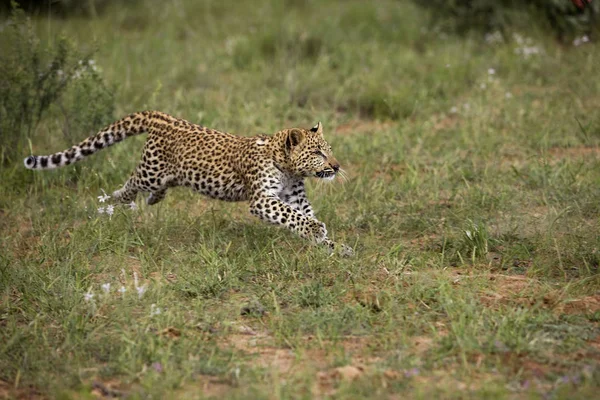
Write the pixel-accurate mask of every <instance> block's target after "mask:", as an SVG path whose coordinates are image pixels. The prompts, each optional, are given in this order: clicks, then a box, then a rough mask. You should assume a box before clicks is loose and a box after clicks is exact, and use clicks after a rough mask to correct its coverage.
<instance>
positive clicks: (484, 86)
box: [479, 83, 487, 90]
mask: <svg viewBox="0 0 600 400" xmlns="http://www.w3.org/2000/svg"><path fill="white" fill-rule="evenodd" d="M486 87H487V85H486V84H485V83H482V84H481V85H479V88H481V90H485V88H486Z"/></svg>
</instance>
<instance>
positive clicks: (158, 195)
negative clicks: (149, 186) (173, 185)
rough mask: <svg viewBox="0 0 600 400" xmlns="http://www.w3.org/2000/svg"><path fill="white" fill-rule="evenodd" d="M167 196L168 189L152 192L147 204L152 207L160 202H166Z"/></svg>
mask: <svg viewBox="0 0 600 400" xmlns="http://www.w3.org/2000/svg"><path fill="white" fill-rule="evenodd" d="M166 194H167V188H166V187H165V188H162V189H158V190H155V191H153V192H151V193H150V196H148V197H147V198H146V204H148V205H149V206H152V205H154V204H156V203H158V202H159V201H162V200H164V198H165V195H166Z"/></svg>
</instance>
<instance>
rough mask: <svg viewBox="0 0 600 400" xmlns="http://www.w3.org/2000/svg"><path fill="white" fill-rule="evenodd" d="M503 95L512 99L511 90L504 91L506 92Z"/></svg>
mask: <svg viewBox="0 0 600 400" xmlns="http://www.w3.org/2000/svg"><path fill="white" fill-rule="evenodd" d="M504 97H506V98H507V99H512V97H513V95H512V93H511V92H506V93H505V94H504Z"/></svg>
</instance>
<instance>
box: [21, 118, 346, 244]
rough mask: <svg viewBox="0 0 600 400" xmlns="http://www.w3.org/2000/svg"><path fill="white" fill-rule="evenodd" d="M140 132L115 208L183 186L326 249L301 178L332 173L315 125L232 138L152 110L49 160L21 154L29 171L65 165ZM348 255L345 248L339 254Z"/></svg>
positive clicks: (319, 127) (332, 163)
mask: <svg viewBox="0 0 600 400" xmlns="http://www.w3.org/2000/svg"><path fill="white" fill-rule="evenodd" d="M144 132H147V133H148V138H147V140H146V144H145V146H144V150H143V155H142V160H141V162H140V163H139V165H138V166H137V168H136V169H135V171H134V172H133V173H132V175H131V177H130V178H129V179H128V180H127V182H125V185H123V187H122V188H121V189H119V190H117V191H115V192H114V193H113V198H114V199H115V200H117V201H120V202H123V203H130V202H132V201H134V200H135V198H136V195H137V193H138V192H149V193H150V195H149V196H148V198H147V203H148V204H156V203H158V202H159V201H161V200H162V199H164V198H165V194H166V192H167V190H168V189H169V188H170V187H174V186H186V187H189V188H191V189H193V190H195V191H197V192H199V193H201V194H204V195H206V196H209V197H212V198H215V199H219V200H225V201H248V202H249V203H250V212H251V213H252V214H253V215H256V216H257V217H259V218H261V219H263V220H265V221H268V222H271V223H273V224H277V225H282V226H285V227H287V228H288V229H290V230H291V231H293V232H295V233H296V234H298V235H300V236H301V237H303V238H306V239H309V240H312V241H314V242H316V243H320V244H323V245H326V246H328V247H329V248H330V249H333V248H334V243H333V242H332V241H331V240H330V239H329V238H328V236H327V229H326V227H325V224H324V223H322V222H320V221H319V220H317V219H316V218H315V216H314V212H313V209H312V207H311V205H310V203H309V201H308V199H307V197H306V191H305V188H304V179H305V178H307V177H311V176H314V177H317V178H321V179H326V180H331V179H334V178H335V176H336V174H337V173H338V171H339V169H340V165H339V163H338V161H337V160H336V159H335V157H334V156H333V153H332V151H331V147H330V146H329V144H328V143H327V142H326V141H325V139H324V138H323V127H322V125H321V123H320V122H319V123H318V124H317V125H316V126H314V127H313V128H311V129H297V128H294V129H285V130H282V131H279V132H277V133H275V134H274V135H273V136H267V135H260V136H253V137H240V136H234V135H231V134H228V133H224V132H219V131H216V130H213V129H208V128H205V127H202V126H200V125H196V124H192V123H190V122H187V121H185V120H182V119H178V118H175V117H172V116H170V115H168V114H165V113H162V112H158V111H144V112H140V113H134V114H131V115H129V116H127V117H125V118H123V119H121V120H120V121H117V122H115V123H113V124H111V125H109V126H108V127H106V128H105V129H102V130H101V131H100V132H98V133H97V134H95V135H93V136H91V137H89V138H87V139H85V140H84V141H83V142H81V143H79V144H77V145H75V146H73V147H71V148H69V149H67V150H65V151H62V152H59V153H55V154H52V155H49V156H29V157H27V158H26V159H25V160H24V163H25V167H27V168H29V169H51V168H57V167H62V166H65V165H69V164H71V163H74V162H76V161H79V160H81V159H83V158H84V157H86V156H89V155H91V154H94V153H95V152H97V151H99V150H102V149H104V148H105V147H108V146H112V145H113V144H115V143H118V142H120V141H122V140H123V139H125V138H127V137H129V136H133V135H138V134H141V133H144ZM346 249H348V248H346Z"/></svg>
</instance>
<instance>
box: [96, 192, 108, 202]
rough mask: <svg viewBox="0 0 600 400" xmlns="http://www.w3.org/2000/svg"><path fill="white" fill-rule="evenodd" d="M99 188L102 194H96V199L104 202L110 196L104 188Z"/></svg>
mask: <svg viewBox="0 0 600 400" xmlns="http://www.w3.org/2000/svg"><path fill="white" fill-rule="evenodd" d="M100 190H102V196H98V201H99V202H100V203H104V202H105V201H106V200H108V199H110V196H109V195H107V194H106V192H105V191H104V189H100Z"/></svg>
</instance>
